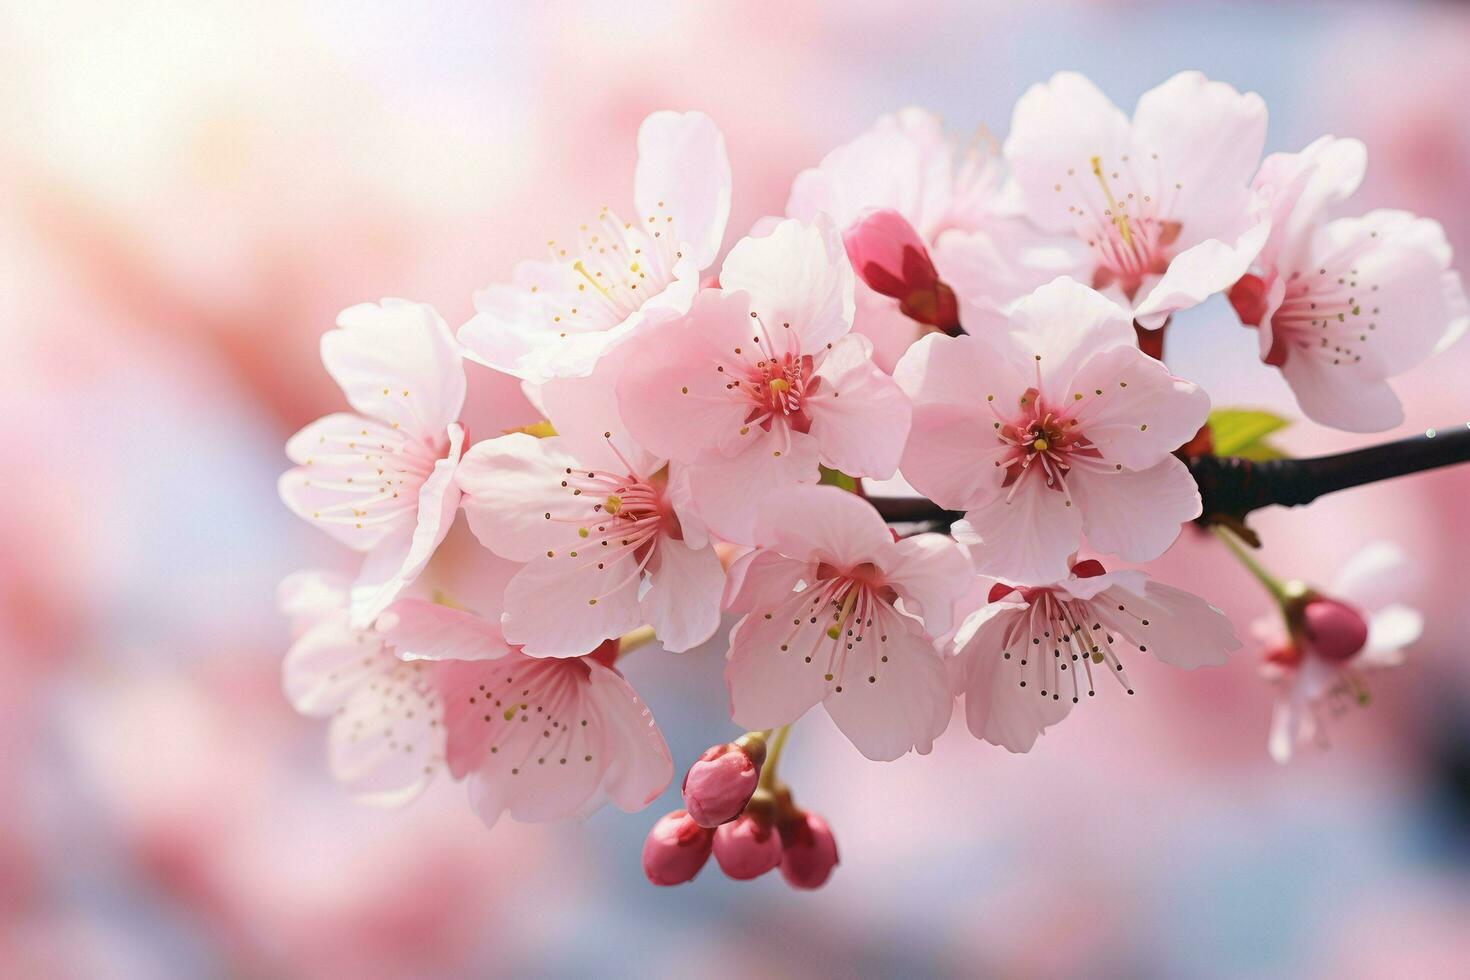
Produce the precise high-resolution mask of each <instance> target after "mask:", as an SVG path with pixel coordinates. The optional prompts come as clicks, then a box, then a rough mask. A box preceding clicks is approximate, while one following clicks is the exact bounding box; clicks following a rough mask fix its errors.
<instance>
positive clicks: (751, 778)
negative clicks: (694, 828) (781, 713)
mask: <svg viewBox="0 0 1470 980" xmlns="http://www.w3.org/2000/svg"><path fill="white" fill-rule="evenodd" d="M765 759H766V740H765V738H764V737H763V736H762V735H760V734H759V733H758V732H751V733H750V734H748V735H744V736H742V737H741V738H739V739H737V740H736V741H734V742H725V743H723V744H721V745H714V746H711V747H710V748H708V749H705V750H704V754H703V755H701V756H700V757H699V759H698V760H697V761H696V762H695V763H694V765H692V766H690V767H689V772H688V774H687V775H685V777H684V805H685V806H686V807H688V809H689V815H690V817H692V818H693V819H694V821H695V823H698V824H699V825H700V826H701V827H718V826H720V825H721V824H724V823H729V822H730V821H731V820H734V819H735V818H736V817H738V816H740V812H741V811H742V810H744V809H745V804H747V803H749V802H750V797H751V794H753V793H754V792H755V788H756V786H757V785H758V784H759V782H760V778H761V765H762V763H764V762H765Z"/></svg>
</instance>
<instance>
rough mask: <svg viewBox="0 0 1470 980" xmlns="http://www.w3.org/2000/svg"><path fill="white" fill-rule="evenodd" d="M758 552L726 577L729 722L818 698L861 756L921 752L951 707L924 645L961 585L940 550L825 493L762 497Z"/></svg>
mask: <svg viewBox="0 0 1470 980" xmlns="http://www.w3.org/2000/svg"><path fill="white" fill-rule="evenodd" d="M755 537H756V543H757V550H756V551H755V552H752V553H751V554H750V555H747V556H744V557H742V558H741V559H740V561H739V562H738V564H739V568H738V569H737V570H736V571H734V572H733V573H732V575H733V578H732V586H733V587H734V595H732V597H731V603H730V605H731V608H732V609H734V610H735V611H743V612H745V615H744V616H743V617H742V618H741V619H740V621H739V622H737V623H736V624H735V627H734V629H732V630H731V631H730V652H729V662H728V663H727V664H726V667H725V680H726V683H727V685H728V686H729V689H730V710H731V715H732V717H733V718H734V720H735V722H736V723H737V724H740V725H744V726H746V727H747V728H752V729H765V728H774V727H776V726H779V725H784V724H788V723H790V722H793V721H795V720H796V719H797V718H798V717H800V716H801V715H802V714H804V713H805V712H806V710H807V709H808V708H811V707H812V706H814V705H816V704H817V703H818V702H821V703H822V704H824V705H825V706H826V708H827V713H828V714H829V715H831V717H832V720H833V721H834V722H835V723H836V724H837V726H838V728H840V729H841V730H842V732H843V734H845V735H846V736H847V737H848V739H849V740H850V741H851V742H852V743H853V745H854V746H856V747H857V749H858V750H859V751H860V752H862V753H863V754H864V755H865V756H867V757H868V758H870V759H877V760H883V761H886V760H891V759H896V758H898V757H899V756H901V755H903V754H904V753H905V752H908V751H910V750H915V751H918V752H928V751H929V749H930V747H931V746H932V745H933V742H934V739H935V738H937V737H938V736H939V735H940V733H942V732H943V731H944V729H945V727H946V726H947V725H948V723H949V716H950V711H951V708H952V702H951V698H950V694H949V682H948V677H947V674H946V672H945V668H944V663H943V660H942V658H941V657H940V655H939V653H938V652H937V651H936V650H935V648H934V644H933V637H934V636H937V635H939V634H940V633H942V632H943V631H944V630H945V629H947V628H948V624H949V620H950V615H951V611H952V609H953V605H954V602H955V600H956V599H958V598H959V596H960V594H961V593H962V592H963V591H964V590H965V589H966V588H968V586H969V576H968V574H967V571H968V563H967V562H966V560H965V557H964V555H963V553H962V552H961V551H960V550H959V548H958V547H957V546H955V545H954V544H953V543H952V542H949V541H947V540H945V539H943V538H942V537H940V536H938V535H924V536H920V537H918V538H912V539H908V540H907V541H904V542H895V541H894V540H893V536H892V535H891V534H890V533H889V531H888V528H887V525H885V524H884V522H883V519H882V518H881V517H879V516H878V513H877V511H875V510H874V509H873V507H872V505H871V504H869V503H867V502H866V501H864V500H863V499H862V498H861V497H858V496H857V495H856V494H852V493H848V492H846V491H843V490H839V489H837V488H835V487H792V488H788V489H786V490H783V491H781V492H779V493H774V494H771V495H770V496H769V497H767V498H766V499H765V501H764V502H763V504H762V508H761V514H760V518H759V520H758V521H757V524H756V532H755Z"/></svg>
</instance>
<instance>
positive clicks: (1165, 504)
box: [1067, 456, 1200, 561]
mask: <svg viewBox="0 0 1470 980" xmlns="http://www.w3.org/2000/svg"><path fill="white" fill-rule="evenodd" d="M1067 485H1068V486H1069V487H1071V488H1072V495H1073V498H1074V499H1075V500H1076V501H1077V506H1078V508H1080V509H1081V511H1082V521H1083V527H1082V529H1083V532H1084V533H1085V534H1086V535H1087V542H1088V543H1089V544H1090V545H1092V547H1094V548H1096V549H1097V550H1098V551H1104V552H1108V553H1109V554H1115V555H1118V556H1119V557H1121V558H1123V559H1124V560H1125V561H1152V560H1153V559H1155V558H1157V557H1159V555H1162V554H1163V553H1164V552H1165V551H1166V550H1167V549H1168V547H1169V545H1171V544H1173V543H1174V539H1175V538H1177V537H1178V536H1179V526H1180V525H1181V524H1183V523H1185V522H1186V521H1192V520H1194V519H1195V518H1196V517H1198V516H1199V514H1200V497H1199V488H1198V487H1196V486H1195V483H1194V478H1193V477H1191V476H1190V475H1189V469H1188V468H1187V467H1186V466H1185V465H1184V464H1183V463H1181V462H1180V461H1179V460H1177V459H1175V458H1174V457H1173V456H1166V457H1164V459H1163V460H1162V461H1161V462H1159V463H1157V464H1156V465H1154V466H1151V467H1149V468H1148V469H1146V470H1120V471H1114V472H1109V471H1107V470H1102V469H1097V470H1094V469H1085V470H1084V469H1080V468H1078V469H1074V470H1073V471H1072V473H1071V475H1070V476H1068V478H1067Z"/></svg>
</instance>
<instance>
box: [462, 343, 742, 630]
mask: <svg viewBox="0 0 1470 980" xmlns="http://www.w3.org/2000/svg"><path fill="white" fill-rule="evenodd" d="M623 354H624V350H623V349H619V350H617V351H614V352H612V353H610V354H609V355H608V356H607V357H605V358H603V359H602V360H601V361H600V362H599V363H598V365H597V367H596V368H595V369H594V372H593V374H592V375H591V376H589V377H587V378H565V379H555V380H553V381H551V382H549V383H547V384H546V385H544V386H543V387H542V389H541V397H542V401H543V403H544V406H545V408H546V409H547V414H548V416H549V417H550V418H551V421H552V423H553V425H554V426H555V427H556V431H557V433H558V434H557V435H556V436H553V437H550V438H545V439H537V438H534V437H532V436H530V435H527V434H524V433H513V434H511V435H506V436H500V437H499V438H496V439H490V440H487V441H485V442H481V443H478V444H476V445H475V446H473V447H472V448H471V449H470V451H469V452H468V453H466V454H465V458H464V461H463V463H462V464H461V465H460V469H459V474H458V480H459V485H460V487H461V488H462V489H463V490H464V493H465V513H466V515H467V516H468V518H469V522H470V527H471V529H473V530H474V532H475V535H476V536H477V537H478V538H479V539H480V542H481V543H482V544H483V545H484V546H485V547H486V548H489V549H490V550H491V551H493V552H495V553H496V554H498V555H500V556H502V557H504V558H508V559H510V560H512V561H517V562H525V563H526V567H525V568H523V569H522V570H521V571H520V572H518V573H517V574H516V576H515V577H514V578H513V579H512V580H511V582H510V585H509V587H508V588H507V589H506V595H505V622H504V629H505V634H506V638H507V639H508V640H510V641H511V642H512V643H517V644H520V645H522V646H523V647H524V649H525V652H526V653H527V654H529V655H531V656H537V657H540V656H579V655H581V654H582V653H585V652H586V651H587V650H590V649H592V648H593V647H594V646H596V645H597V644H598V643H599V642H601V641H602V640H605V639H611V638H613V637H617V636H621V635H622V634H623V633H626V632H628V631H630V630H633V629H636V628H637V627H639V626H640V625H642V624H643V623H645V622H646V623H648V624H649V625H651V626H653V628H654V631H655V632H656V633H657V634H658V636H659V639H660V641H661V642H662V643H663V645H664V646H665V648H666V649H669V650H673V651H681V650H688V649H689V648H691V647H694V646H697V645H698V644H700V643H702V642H704V641H705V640H707V639H709V637H710V636H711V635H713V634H714V631H715V630H716V629H717V628H718V627H719V624H720V595H721V592H722V590H723V588H724V583H725V573H724V568H723V567H722V566H721V564H720V560H719V557H718V555H717V554H716V553H715V550H714V548H713V547H711V546H710V542H709V538H708V535H707V533H706V531H705V528H704V524H703V522H702V521H701V520H700V519H699V517H698V516H697V515H696V514H695V513H694V511H693V508H692V506H691V501H690V494H689V490H688V486H687V480H685V479H684V474H683V473H681V472H680V471H678V470H677V469H674V468H671V467H669V466H667V465H666V464H665V462H664V460H663V459H661V458H659V457H656V456H653V455H652V454H651V453H648V452H647V451H645V450H643V449H642V448H641V447H639V446H638V444H637V443H635V442H633V441H632V439H631V438H629V437H628V436H627V434H626V432H625V431H623V429H622V425H621V421H620V420H619V418H618V413H617V406H616V402H615V400H614V394H613V389H614V383H615V379H616V377H617V376H618V375H619V373H620V372H621V370H622V367H621V363H622V360H623ZM645 583H646V588H644V587H643V586H644V585H645Z"/></svg>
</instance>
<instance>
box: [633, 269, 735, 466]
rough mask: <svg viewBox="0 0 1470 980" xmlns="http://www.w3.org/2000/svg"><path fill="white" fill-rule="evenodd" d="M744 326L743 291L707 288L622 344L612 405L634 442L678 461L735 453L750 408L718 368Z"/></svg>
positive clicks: (693, 460)
mask: <svg viewBox="0 0 1470 980" xmlns="http://www.w3.org/2000/svg"><path fill="white" fill-rule="evenodd" d="M750 324H751V318H750V307H749V305H748V301H747V299H746V297H745V296H743V295H741V294H732V293H726V292H722V291H720V290H714V289H706V290H704V291H702V292H701V293H700V294H699V296H698V297H696V298H695V301H694V305H693V307H692V308H691V309H690V311H689V313H688V315H687V316H684V317H682V318H679V319H676V320H672V321H669V322H666V323H661V324H659V325H657V326H655V327H651V328H650V329H649V330H647V331H646V332H645V333H643V334H640V335H639V336H638V337H637V338H635V339H633V340H632V341H630V342H629V344H630V350H629V352H628V354H627V356H628V358H629V361H628V368H627V369H626V370H625V371H623V372H622V377H621V378H620V379H619V381H618V384H617V394H618V405H619V407H620V409H621V411H622V417H623V421H624V422H625V423H627V426H628V431H629V433H630V434H631V435H632V437H633V438H634V439H636V440H637V441H638V442H639V444H641V445H642V446H643V447H644V448H645V449H647V450H648V451H649V452H651V453H654V454H656V455H658V456H660V457H663V458H665V459H676V460H680V461H682V462H695V461H697V460H701V459H704V458H708V457H709V456H711V455H718V454H721V453H725V452H731V453H733V452H736V451H738V449H739V447H740V446H741V445H742V443H743V441H744V439H743V437H742V435H741V431H740V430H741V429H742V428H748V427H746V426H745V419H746V417H747V415H748V414H749V411H750V406H749V403H748V402H747V401H746V400H744V399H743V397H742V396H741V395H740V393H739V392H732V391H731V390H730V389H729V388H728V387H727V385H729V384H730V382H731V378H730V376H729V375H728V374H727V373H724V372H721V371H718V370H717V366H719V365H720V364H722V363H723V362H724V361H725V360H727V359H728V358H727V356H726V354H727V351H729V350H731V349H733V348H735V347H739V346H740V345H741V344H748V343H749V342H750V330H751V326H750ZM753 431H755V432H759V430H758V429H757V430H753Z"/></svg>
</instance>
